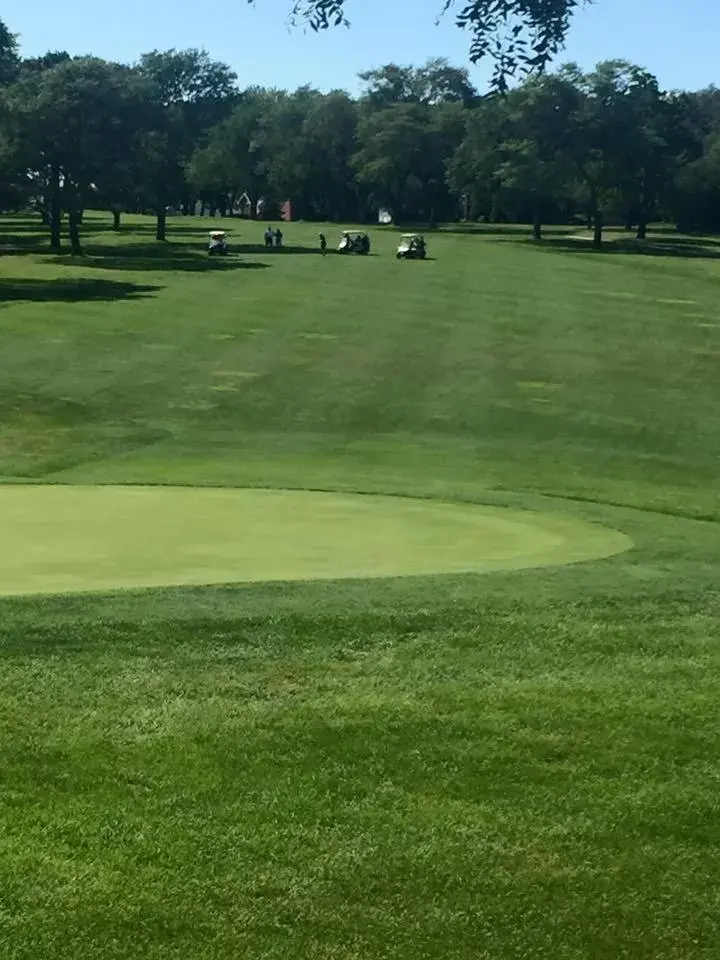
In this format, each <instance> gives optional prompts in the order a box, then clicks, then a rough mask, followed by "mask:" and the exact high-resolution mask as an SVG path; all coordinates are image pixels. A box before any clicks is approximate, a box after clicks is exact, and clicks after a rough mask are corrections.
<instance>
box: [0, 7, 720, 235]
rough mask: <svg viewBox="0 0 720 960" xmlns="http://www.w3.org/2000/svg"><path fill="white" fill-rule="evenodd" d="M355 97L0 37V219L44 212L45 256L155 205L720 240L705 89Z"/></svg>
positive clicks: (574, 70)
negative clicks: (621, 228)
mask: <svg viewBox="0 0 720 960" xmlns="http://www.w3.org/2000/svg"><path fill="white" fill-rule="evenodd" d="M360 79H361V83H362V88H361V93H360V95H358V96H356V97H352V96H350V95H349V94H348V93H346V92H344V91H341V90H338V91H333V92H330V93H322V92H319V91H317V90H314V89H312V88H310V87H301V88H300V89H298V90H295V91H292V92H288V91H283V90H275V89H266V88H260V87H250V88H247V89H244V90H241V89H239V88H238V85H237V78H236V76H235V74H234V73H233V71H232V70H231V69H230V67H228V66H227V65H226V64H223V63H220V62H217V61H215V60H213V59H212V58H211V57H210V56H209V55H208V54H207V53H206V52H204V51H200V50H184V51H177V50H169V51H165V52H160V51H153V52H151V53H148V54H146V55H144V56H143V57H141V58H140V60H139V62H138V63H136V64H134V65H125V64H118V63H111V62H108V61H105V60H102V59H99V58H95V57H71V56H69V55H68V54H67V53H62V52H52V53H48V54H47V55H45V56H44V57H39V58H31V59H23V58H22V57H21V56H20V55H19V52H18V49H17V44H16V41H15V39H14V37H13V36H12V35H11V34H10V33H9V31H8V30H7V28H5V27H4V26H3V25H2V24H0V207H2V208H3V209H5V210H20V209H26V208H28V207H33V208H35V209H37V210H39V211H40V212H41V214H42V216H43V219H44V222H45V223H46V224H47V228H48V234H49V240H50V245H51V248H52V249H54V250H59V249H61V247H62V244H63V240H64V237H63V235H64V234H65V233H67V236H68V239H69V242H70V247H71V249H72V251H73V252H75V253H79V252H80V251H81V249H82V244H81V232H82V213H83V210H84V209H85V208H86V207H102V208H104V209H107V210H110V211H112V213H113V216H114V223H115V227H116V229H120V228H121V218H122V214H123V212H135V211H141V212H146V213H153V214H154V215H155V217H156V221H157V239H158V240H164V239H165V238H166V233H167V214H168V211H169V210H177V211H179V212H182V213H186V214H187V213H191V212H195V211H196V210H197V209H198V206H200V208H201V209H203V210H205V211H207V212H208V213H210V214H212V215H213V216H218V215H219V216H228V215H234V214H237V213H238V212H241V213H243V214H245V215H247V216H249V217H259V216H264V217H265V218H275V217H276V216H277V213H278V207H279V205H280V204H281V203H282V202H283V201H288V200H289V201H291V202H292V207H293V214H294V216H295V217H296V218H302V219H307V220H320V221H324V220H329V221H345V222H350V221H353V222H367V221H368V220H372V219H376V217H377V211H378V209H379V208H381V207H382V208H388V209H389V210H391V211H392V214H393V216H394V218H395V220H396V222H399V223H402V222H406V223H413V222H422V223H429V224H433V223H436V222H439V221H449V220H458V219H466V220H478V219H480V220H484V221H488V222H503V221H515V222H526V223H531V224H532V225H533V227H532V229H533V233H534V236H535V237H536V238H537V239H540V238H541V237H542V230H543V226H544V225H545V224H550V223H572V222H575V221H584V222H587V224H588V226H589V227H591V229H592V231H593V234H592V236H593V240H594V242H595V244H596V245H601V243H602V236H603V228H604V226H605V225H606V224H608V223H617V222H621V223H622V224H624V225H625V226H627V227H628V228H631V229H636V230H637V235H638V237H640V238H643V237H644V236H645V233H646V230H647V225H648V223H649V222H651V221H654V220H657V219H662V220H665V221H668V222H672V223H675V224H676V225H677V226H678V227H680V228H681V229H684V230H714V229H718V228H720V91H719V90H716V89H715V88H710V89H708V90H704V91H700V92H694V93H689V92H677V91H671V92H668V91H664V90H662V89H661V88H660V86H659V84H658V81H657V79H656V78H655V77H654V76H653V75H652V74H650V73H649V72H648V71H646V70H644V69H642V68H640V67H638V66H635V65H633V64H630V63H627V62H624V61H610V62H606V63H601V64H599V65H598V67H597V68H596V69H595V70H592V71H590V72H583V71H582V70H580V69H579V68H578V67H577V66H574V65H568V66H564V67H562V68H561V69H559V70H557V71H556V72H553V73H546V74H540V75H537V74H536V75H531V76H529V77H526V78H525V79H524V81H523V82H522V83H520V84H519V85H517V86H516V87H514V88H512V89H510V90H507V91H499V90H497V89H495V90H493V92H491V93H490V94H487V95H484V96H481V95H480V94H479V93H478V91H477V90H475V89H474V88H473V85H472V84H471V82H470V79H469V75H468V72H467V71H466V70H465V69H462V68H457V67H453V66H451V65H449V64H448V63H447V62H446V61H444V60H432V61H430V62H428V63H427V64H425V65H424V66H421V67H403V66H397V65H393V64H391V65H387V66H384V67H381V68H379V69H376V70H371V71H369V72H367V73H364V74H362V75H361V78H360Z"/></svg>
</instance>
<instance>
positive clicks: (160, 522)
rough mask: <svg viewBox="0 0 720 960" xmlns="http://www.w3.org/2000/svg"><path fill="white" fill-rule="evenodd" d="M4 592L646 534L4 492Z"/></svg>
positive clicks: (460, 508) (453, 506) (470, 515)
mask: <svg viewBox="0 0 720 960" xmlns="http://www.w3.org/2000/svg"><path fill="white" fill-rule="evenodd" d="M0 527H1V528H2V530H3V553H2V554H0V594H4V595H7V596H17V595H20V594H39V593H67V592H71V591H101V590H106V591H107V590H119V589H124V588H129V587H135V588H137V587H159V586H160V587H162V586H185V585H207V584H213V583H225V582H227V583H232V582H234V583H238V582H256V583H257V582H264V581H269V580H335V579H356V578H359V577H366V578H372V579H377V578H378V577H398V576H417V575H428V574H437V573H483V572H490V571H497V570H517V569H521V568H524V567H540V566H545V565H548V564H562V563H577V562H579V561H582V560H590V559H593V560H594V559H597V558H598V557H607V556H611V555H612V554H614V553H619V552H621V551H622V550H628V549H630V547H631V546H632V540H630V538H629V537H624V536H622V535H621V534H619V533H616V532H615V531H613V530H609V529H607V528H606V527H601V526H599V525H597V524H594V525H593V524H589V523H585V522H583V521H580V520H577V519H576V518H570V517H567V518H560V517H557V516H553V515H551V514H540V513H536V512H530V511H528V510H522V511H521V510H510V509H508V508H507V507H482V506H479V505H477V504H467V503H466V504H459V503H447V502H442V501H440V502H439V501H437V500H435V501H433V500H429V499H426V500H417V499H413V498H410V497H382V496H378V495H377V494H373V495H370V496H359V495H358V494H347V493H345V494H340V493H320V492H317V491H315V492H310V491H299V490H232V489H221V490H218V489H208V488H207V487H206V488H202V487H195V488H193V487H167V486H163V487H158V486H155V487H141V486H117V487H116V486H110V485H103V486H100V485H96V486H81V485H72V486H71V485H58V486H44V485H42V484H33V485H30V486H22V485H19V484H12V485H10V484H8V485H5V486H4V488H2V489H1V490H0Z"/></svg>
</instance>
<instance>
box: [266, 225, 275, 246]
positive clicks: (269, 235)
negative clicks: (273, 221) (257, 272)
mask: <svg viewBox="0 0 720 960" xmlns="http://www.w3.org/2000/svg"><path fill="white" fill-rule="evenodd" d="M273 236H274V234H273V228H272V227H268V228H267V230H266V231H265V246H266V247H267V248H268V249H269V250H272V245H273Z"/></svg>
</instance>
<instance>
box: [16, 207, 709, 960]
mask: <svg viewBox="0 0 720 960" xmlns="http://www.w3.org/2000/svg"><path fill="white" fill-rule="evenodd" d="M90 226H91V230H90V233H91V247H90V250H89V253H90V255H89V256H88V257H87V258H86V259H84V260H82V261H72V260H71V259H69V258H68V259H66V260H64V259H61V260H57V259H52V258H50V257H49V256H48V255H46V254H43V253H33V252H29V253H24V254H23V255H22V256H19V255H18V256H5V257H3V258H2V259H1V260H0V276H1V279H0V300H2V304H1V306H0V327H1V329H2V337H3V350H2V351H1V352H0V411H1V414H2V416H1V418H0V473H1V474H2V475H4V476H5V477H6V479H8V480H11V479H23V480H28V479H29V480H44V481H52V482H144V483H146V482H152V483H173V484H177V483H191V484H206V485H265V486H282V487H313V488H328V489H340V490H350V489H356V490H369V491H383V492H389V493H393V492H402V493H414V494H419V495H423V496H442V497H450V498H457V499H462V500H474V501H478V502H482V503H492V504H504V503H505V504H509V505H512V506H514V507H521V508H530V509H543V510H546V511H555V512H557V513H558V514H563V515H565V514H569V515H572V516H577V517H581V518H584V519H588V520H591V521H596V522H600V523H605V524H607V525H608V526H611V527H615V528H617V529H619V530H622V531H623V532H624V533H626V534H628V535H629V536H630V537H632V539H633V540H634V542H635V544H636V548H635V550H633V551H632V552H630V553H628V554H623V555H620V556H617V557H613V558H611V559H608V560H602V561H597V562H593V563H588V564H581V565H579V566H577V567H565V568H548V569H545V570H540V571H525V572H516V573H512V574H493V575H490V576H484V577H475V576H464V577H460V576H455V577H442V578H440V577H435V578H424V579H421V578H418V579H414V578H408V579H404V580H391V581H382V580H378V581H371V582H359V581H357V582H355V581H350V582H346V583H308V584H301V583H300V584H266V585H262V584H259V585H255V586H244V587H243V586H239V587H235V588H215V589H185V590H181V589H175V590H164V591H149V592H144V593H136V594H117V595H108V596H106V597H96V598H95V597H94V598H88V597H73V596H68V597H58V598H42V599H40V598H37V599H31V598H24V599H6V600H3V601H1V602H0V656H1V658H2V659H1V660H0V742H2V745H3V749H2V752H1V753H0V955H2V956H3V957H8V958H10V960H51V958H52V960H58V958H61V960H66V958H67V960H69V958H72V960H76V958H80V957H82V958H83V960H86V958H90V960H100V958H103V960H107V958H112V960H115V958H117V960H140V958H143V960H169V958H172V960H175V958H181V957H182V958H183V960H230V958H232V960H236V958H238V957H247V958H250V957H252V958H266V957H267V958H275V957H277V958H281V957H282V958H286V957H289V956H301V957H311V958H322V960H326V958H328V960H329V958H333V960H335V958H342V960H345V958H348V960H350V958H352V960H361V958H362V960H380V958H387V957H393V958H404V957H407V958H413V960H418V958H428V960H435V958H437V960H440V958H443V960H445V958H458V960H471V958H472V960H477V958H487V960H490V958H492V960H495V958H502V960H520V958H533V960H535V958H540V960H587V958H593V960H596V958H597V960H616V958H632V960H635V958H637V960H650V958H652V960H710V958H713V960H714V958H715V957H716V956H717V934H718V921H717V916H718V905H717V895H716V891H717V887H718V883H719V882H720V867H719V866H718V860H717V848H718V844H719V843H720V817H719V816H718V800H717V785H718V775H719V773H720V763H719V760H720V724H719V723H718V719H717V703H718V698H719V697H720V673H719V671H718V667H719V666H720V663H719V642H720V638H719V637H718V629H717V615H718V595H719V591H718V587H717V584H718V572H719V568H718V562H719V561H720V536H719V532H720V528H718V525H717V522H718V520H720V502H719V500H718V485H717V464H718V455H719V454H720V432H719V431H718V429H717V409H718V401H719V400H720V396H719V394H720V381H719V380H718V377H717V356H718V354H719V353H720V326H717V324H720V318H719V317H718V312H717V303H718V292H719V291H718V284H719V283H720V264H718V262H717V259H716V257H715V251H716V247H715V246H714V245H713V244H711V243H706V244H705V245H703V244H700V243H696V242H686V241H692V238H674V237H672V236H666V235H665V236H662V237H660V238H659V239H658V241H657V242H654V243H651V244H650V245H649V246H646V247H640V248H636V247H632V246H629V247H628V245H627V244H625V243H623V242H621V241H620V240H618V241H616V242H615V245H614V246H611V248H610V250H609V251H608V252H607V253H605V254H595V253H591V252H590V251H588V250H587V249H586V246H585V245H583V244H582V243H581V242H578V241H573V239H572V238H563V237H551V238H550V239H549V242H548V243H546V244H544V245H543V246H537V245H533V244H531V243H527V242H525V241H524V240H523V239H522V238H519V237H517V235H515V234H514V233H512V232H510V233H507V234H505V233H503V234H500V235H482V234H480V235H478V236H466V235H464V234H463V232H457V233H456V232H447V233H444V234H442V235H433V236H432V237H430V238H429V239H430V253H431V255H432V256H433V257H434V259H433V260H431V261H429V262H427V263H424V264H414V263H402V264H398V263H397V262H396V261H395V260H394V259H393V257H392V248H393V235H392V234H388V233H382V232H378V233H377V235H376V236H374V238H373V239H374V241H375V252H376V253H377V254H378V255H377V256H373V257H370V258H367V259H364V258H355V259H347V260H345V259H341V258H337V257H334V256H328V257H327V258H325V259H323V258H321V257H319V256H315V255H314V254H313V253H312V250H313V249H314V231H313V230H312V229H311V228H310V227H302V226H292V227H289V228H288V229H287V231H286V239H287V241H288V242H289V243H290V244H291V245H292V244H295V245H296V246H297V247H298V248H299V252H298V253H293V251H292V249H290V250H288V251H286V252H285V253H282V254H278V255H272V256H268V255H266V254H265V253H264V252H263V251H260V250H257V249H256V248H255V247H254V246H252V247H251V246H250V245H251V244H252V243H253V242H254V241H255V240H256V239H259V236H258V237H257V238H256V237H255V236H254V235H253V232H252V231H253V228H251V227H249V226H248V225H234V226H236V229H237V230H239V231H242V235H241V236H240V238H239V241H240V242H243V241H244V242H245V243H247V244H248V248H247V249H246V250H244V251H242V252H240V253H239V255H237V256H236V257H234V258H233V259H232V260H230V261H229V262H228V263H215V262H213V263H212V264H210V263H208V262H207V261H206V259H205V258H204V257H203V256H202V251H201V249H200V244H201V242H202V241H201V237H202V231H203V230H205V229H208V228H209V227H208V225H207V224H204V225H203V224H202V222H188V221H178V222H177V224H175V227H176V230H175V234H174V239H173V243H172V244H171V245H170V246H168V247H163V248H159V247H157V246H156V245H155V244H153V243H152V242H151V239H150V237H151V234H150V229H151V225H150V224H149V223H148V222H147V221H136V222H135V223H133V224H131V227H129V228H128V230H127V232H126V234H125V235H123V236H122V237H121V238H120V240H117V239H116V238H114V237H112V236H111V235H109V234H105V233H104V232H103V229H104V225H103V223H102V222H100V221H99V220H95V221H91V223H90ZM34 230H36V226H35V225H33V224H32V223H29V222H27V221H14V222H7V223H6V224H5V232H6V234H7V237H8V244H12V238H13V236H17V237H19V238H20V239H21V240H22V241H23V244H22V245H21V246H22V249H23V250H30V251H32V249H33V242H34V236H35V235H34V232H33V231H34ZM254 230H255V232H257V233H258V235H259V233H260V232H261V228H254ZM683 244H684V245H683ZM303 252H306V254H307V255H302V253H303ZM248 265H254V266H251V268H250V269H248Z"/></svg>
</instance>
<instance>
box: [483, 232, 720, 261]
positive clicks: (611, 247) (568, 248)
mask: <svg viewBox="0 0 720 960" xmlns="http://www.w3.org/2000/svg"><path fill="white" fill-rule="evenodd" d="M498 242H499V243H530V244H532V246H533V248H534V249H536V250H547V251H548V252H559V253H578V254H585V255H587V254H594V255H595V256H611V255H612V254H617V253H621V254H625V255H626V256H627V255H634V256H639V257H675V258H679V259H685V260H720V246H718V244H717V242H716V241H713V240H707V239H706V238H704V237H698V238H694V237H667V236H661V237H656V238H652V239H648V240H635V239H631V238H625V237H623V238H620V239H612V240H605V241H604V242H603V245H602V249H600V250H597V249H596V248H595V247H593V245H592V243H591V242H590V239H589V238H588V237H585V236H584V235H583V234H578V236H577V237H546V238H545V239H543V240H531V239H530V238H525V237H517V238H515V239H511V238H503V239H501V240H499V241H498Z"/></svg>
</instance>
